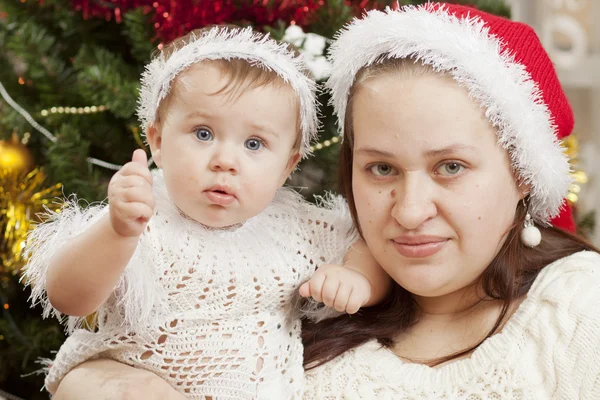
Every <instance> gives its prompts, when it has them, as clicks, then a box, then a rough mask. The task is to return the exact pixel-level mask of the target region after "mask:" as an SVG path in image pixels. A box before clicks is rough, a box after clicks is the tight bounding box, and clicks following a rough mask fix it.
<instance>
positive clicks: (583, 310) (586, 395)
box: [556, 252, 600, 400]
mask: <svg viewBox="0 0 600 400" xmlns="http://www.w3.org/2000/svg"><path fill="white" fill-rule="evenodd" d="M580 256H581V257H580V258H581V260H580V261H578V263H577V264H574V265H573V270H572V271H569V275H570V276H568V277H567V279H566V280H565V282H564V283H563V285H564V288H565V293H569V294H570V296H568V297H567V296H565V299H563V300H562V301H561V303H563V304H561V305H560V306H559V310H560V311H562V313H559V314H558V318H557V319H558V323H559V324H560V325H561V326H562V327H563V329H561V333H562V334H561V335H560V336H559V340H558V342H559V343H558V344H557V351H562V350H561V349H560V344H561V342H563V343H564V346H565V349H564V351H565V355H566V357H565V359H566V362H565V363H564V364H563V365H557V366H556V367H557V368H556V369H557V370H559V371H564V372H565V373H566V372H567V371H572V373H571V374H567V375H571V376H566V377H564V378H563V379H562V382H561V380H560V378H559V384H561V385H560V386H563V385H562V384H564V385H566V384H568V383H570V385H572V386H571V387H575V388H579V393H577V394H575V393H572V394H571V393H568V394H567V396H569V397H571V398H577V399H580V400H596V399H600V256H599V255H598V254H597V253H592V252H587V253H580ZM574 261H575V260H574ZM559 293H560V292H559ZM561 314H562V315H561ZM563 317H564V318H563ZM557 355H558V353H557Z"/></svg>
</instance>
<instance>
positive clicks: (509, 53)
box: [327, 3, 574, 230]
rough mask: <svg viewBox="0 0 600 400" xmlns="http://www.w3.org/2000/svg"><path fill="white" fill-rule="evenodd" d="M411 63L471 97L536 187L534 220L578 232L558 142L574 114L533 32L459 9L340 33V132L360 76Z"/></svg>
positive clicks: (398, 16) (355, 25) (370, 17)
mask: <svg viewBox="0 0 600 400" xmlns="http://www.w3.org/2000/svg"><path fill="white" fill-rule="evenodd" d="M407 57H411V58H414V59H417V60H418V61H420V62H422V63H424V64H427V65H430V66H432V67H433V68H434V69H435V70H437V71H442V72H444V73H447V74H448V75H450V76H451V77H453V78H454V79H455V80H456V81H457V82H458V83H459V84H460V85H462V86H464V87H466V88H467V89H468V90H469V93H470V95H471V97H472V98H473V99H474V100H475V101H477V102H478V103H479V104H480V105H481V106H482V107H483V108H484V109H485V115H486V117H487V118H488V120H489V121H490V122H491V123H492V125H493V126H495V127H496V128H497V130H498V143H499V144H500V145H501V146H502V147H504V148H505V149H507V150H508V152H509V154H510V157H511V161H512V165H513V167H514V168H515V170H516V171H517V173H518V174H519V175H520V177H521V178H522V179H524V181H525V182H526V183H528V184H529V185H530V186H531V193H530V200H531V201H530V204H529V213H530V214H531V216H532V218H533V219H534V220H535V221H536V222H538V223H540V224H548V223H552V222H555V223H556V222H558V224H560V227H562V228H566V229H570V230H572V229H573V228H574V224H573V221H572V217H571V213H570V209H569V208H568V205H567V204H566V201H565V196H566V194H567V190H568V187H569V184H570V183H571V176H570V166H569V162H568V158H567V156H566V154H565V153H564V149H563V148H562V147H561V144H560V142H559V140H560V139H562V138H564V137H565V136H568V135H569V134H570V133H571V131H572V129H573V123H574V121H573V112H572V110H571V107H570V105H569V102H568V100H567V97H566V95H565V93H564V91H563V90H562V88H561V85H560V82H559V81H558V77H557V75H556V71H555V69H554V66H553V65H552V62H551V61H550V58H549V56H548V54H547V53H546V51H545V50H544V48H543V47H542V44H541V43H540V40H539V39H538V37H537V35H536V34H535V32H534V30H533V29H532V28H531V27H530V26H528V25H525V24H523V23H519V22H514V21H511V20H509V19H506V18H502V17H499V16H495V15H491V14H488V13H485V12H483V11H480V10H477V9H474V8H472V7H467V6H460V5H455V4H444V3H428V4H425V5H421V6H406V7H402V8H399V9H397V10H392V9H389V8H388V9H387V10H386V11H385V12H382V11H377V10H374V11H370V12H368V13H366V14H365V15H364V16H363V18H361V19H355V20H354V21H352V22H351V23H350V24H349V25H347V26H346V27H345V28H344V29H343V30H342V31H340V33H339V34H338V36H337V38H336V40H335V42H334V43H333V44H332V46H331V50H330V55H329V58H330V61H331V63H332V74H331V76H330V78H329V80H328V82H327V85H328V88H329V89H330V91H331V93H332V99H331V103H332V105H333V107H334V109H335V112H336V114H337V117H338V121H339V126H340V127H342V129H343V126H344V117H345V113H346V107H347V101H348V94H349V91H350V89H351V87H352V85H353V83H354V80H355V78H356V74H357V73H358V72H359V70H360V69H362V68H364V67H366V66H369V65H371V64H374V63H377V62H380V61H381V60H383V59H386V58H407ZM558 224H557V225H558Z"/></svg>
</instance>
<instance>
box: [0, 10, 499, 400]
mask: <svg viewBox="0 0 600 400" xmlns="http://www.w3.org/2000/svg"><path fill="white" fill-rule="evenodd" d="M424 2H426V1H400V2H399V4H400V5H403V4H420V3H424ZM454 2H459V3H464V4H473V5H475V6H477V7H478V8H481V9H484V10H486V11H488V12H491V13H495V14H499V15H504V16H508V14H509V9H508V8H507V6H505V5H504V3H503V2H502V0H479V1H477V0H472V1H468V0H461V1H454ZM388 5H389V6H394V7H395V6H397V5H398V3H397V1H395V0H394V1H376V0H371V1H369V0H356V1H350V0H330V1H326V0H325V1H323V0H320V1H318V0H306V1H289V0H288V1H273V0H270V1H266V0H237V1H235V0H225V1H203V0H189V1H177V2H173V1H166V0H156V1H150V0H110V1H95V0H72V1H68V0H39V1H33V0H20V1H18V2H17V1H14V0H0V46H1V48H2V49H3V51H2V52H1V53H0V84H1V86H0V94H1V95H2V98H3V99H2V100H1V101H0V234H1V235H2V239H1V242H0V256H1V257H2V263H1V264H0V307H1V308H0V398H2V397H3V396H5V397H7V398H11V397H8V393H11V394H12V395H14V396H19V397H21V398H27V399H47V398H48V396H47V394H45V393H43V392H40V388H41V387H42V385H43V377H42V376H40V375H36V374H32V373H33V372H35V371H36V370H39V369H40V365H39V364H37V363H36V360H37V359H39V358H40V357H44V358H52V351H53V350H57V349H58V348H59V347H60V345H61V343H62V341H63V340H64V331H63V327H62V326H61V325H59V323H58V321H56V320H53V319H48V320H42V318H41V316H40V309H39V308H30V305H29V304H28V302H27V298H28V296H29V291H28V290H24V288H23V284H22V282H19V278H20V273H19V270H20V268H21V267H22V265H23V261H24V260H22V258H21V256H20V252H19V250H20V248H21V246H22V244H23V241H24V240H25V234H26V232H27V229H29V228H30V226H31V224H32V223H33V222H36V221H37V220H36V217H35V214H36V213H37V212H40V211H42V209H43V206H48V207H57V206H58V205H55V204H54V203H53V202H52V199H53V198H54V197H56V196H58V195H60V194H61V191H62V193H64V194H67V195H68V194H71V193H76V194H77V196H78V197H79V198H80V199H84V200H87V201H89V202H92V201H99V200H103V199H104V198H105V197H106V186H107V184H108V181H109V179H110V177H111V176H112V174H114V172H115V170H116V169H118V167H119V166H120V165H122V164H124V163H126V162H127V161H129V160H130V157H131V153H132V151H133V150H134V149H135V148H137V147H142V148H145V145H144V142H143V139H142V135H141V132H140V129H139V124H138V121H137V118H136V115H135V109H136V101H137V93H138V87H139V81H138V80H139V77H140V74H141V72H142V70H143V66H144V64H145V63H147V62H148V61H149V60H150V56H151V54H152V52H153V51H156V50H157V49H160V48H161V47H162V46H163V44H165V43H168V42H169V41H171V40H173V39H175V38H176V37H178V36H180V35H183V34H185V33H187V32H188V31H190V30H192V29H195V28H200V27H203V26H206V25H211V24H219V23H233V24H237V25H240V26H252V27H254V28H255V29H257V30H262V31H268V32H270V33H271V35H272V36H274V37H275V38H276V39H285V40H288V41H290V42H292V43H293V44H294V45H296V46H297V47H299V48H300V49H301V50H302V51H303V52H304V53H305V54H306V56H307V57H308V59H309V61H310V64H311V68H312V69H313V73H314V74H315V76H316V77H317V78H320V79H325V78H326V76H327V63H326V61H325V59H324V57H323V54H324V53H326V49H327V45H328V40H329V39H331V38H332V37H333V35H334V33H335V32H336V31H337V30H338V29H339V28H341V27H342V26H343V25H344V24H345V23H346V22H348V21H349V20H350V19H351V18H352V17H354V16H357V15H360V14H361V13H362V11H363V10H364V9H367V10H368V9H373V8H379V9H381V8H384V7H386V6H388ZM290 26H292V28H291V29H290ZM321 96H322V97H321V99H320V100H321V103H322V104H324V105H326V104H327V102H328V98H327V95H326V94H322V95H321ZM322 114H323V120H322V122H323V130H322V132H321V142H320V143H319V144H316V145H315V148H314V151H315V156H314V157H312V158H311V159H309V160H306V161H304V162H303V163H302V164H301V165H300V171H298V172H296V173H295V175H294V177H293V179H292V181H291V183H290V184H291V185H292V186H295V187H303V188H306V189H304V190H303V191H302V194H304V195H306V196H307V198H308V199H312V194H314V193H321V192H323V191H324V190H333V191H334V190H335V189H336V187H337V183H336V178H335V170H336V158H337V146H336V143H337V142H338V141H337V128H336V126H335V119H334V118H333V116H332V110H331V109H330V108H329V107H327V106H325V107H324V108H323V111H322ZM3 391H4V392H3Z"/></svg>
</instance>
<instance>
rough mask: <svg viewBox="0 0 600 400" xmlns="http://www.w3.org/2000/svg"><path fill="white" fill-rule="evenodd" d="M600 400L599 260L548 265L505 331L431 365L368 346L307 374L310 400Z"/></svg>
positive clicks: (590, 256)
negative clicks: (453, 358)
mask: <svg viewBox="0 0 600 400" xmlns="http://www.w3.org/2000/svg"><path fill="white" fill-rule="evenodd" d="M334 399H335V400H359V399H360V400H363V399H364V400H366V399H368V400H374V399H377V400H409V399H410V400H425V399H430V400H434V399H435V400H517V399H518V400H550V399H556V400H575V399H577V400H598V399H600V255H599V254H597V253H593V252H580V253H576V254H573V255H571V256H569V257H566V258H564V259H562V260H559V261H557V262H555V263H553V264H551V265H549V266H548V267H546V268H545V269H544V270H543V271H542V272H541V273H540V275H539V276H538V278H537V279H536V281H535V283H534V284H533V286H532V288H531V289H530V291H529V293H528V295H527V298H526V299H525V300H524V301H523V303H521V305H520V306H519V308H518V310H517V311H516V313H515V314H514V315H513V316H512V317H511V319H510V320H509V321H508V323H507V324H506V325H505V327H504V329H503V330H502V332H500V333H499V334H496V335H494V336H492V337H491V338H489V339H488V340H486V341H485V342H484V343H483V344H482V345H481V346H480V347H479V348H478V349H477V350H476V351H475V352H474V353H473V355H472V356H471V357H469V358H466V359H462V360H458V361H455V362H453V363H450V364H447V365H443V366H441V367H438V368H430V367H427V366H424V365H418V364H410V363H405V362H403V361H401V360H400V359H399V358H398V357H396V356H395V355H394V354H393V353H392V352H391V351H390V350H388V349H386V348H382V347H381V346H380V345H379V344H378V343H376V342H368V343H366V344H364V345H362V346H360V347H358V348H356V349H354V350H351V351H348V352H346V353H344V354H343V355H341V356H339V357H337V358H336V359H334V360H333V361H330V362H329V363H326V364H324V365H323V366H320V367H317V368H315V369H313V370H309V371H307V372H306V390H305V394H304V400H334Z"/></svg>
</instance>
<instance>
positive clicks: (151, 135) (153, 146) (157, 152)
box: [146, 124, 162, 168]
mask: <svg viewBox="0 0 600 400" xmlns="http://www.w3.org/2000/svg"><path fill="white" fill-rule="evenodd" d="M146 138H147V140H148V145H149V146H150V151H151V152H152V159H153V160H154V163H155V164H156V166H157V167H158V168H162V160H161V147H162V131H161V127H160V125H158V124H153V125H150V126H149V127H148V128H147V129H146Z"/></svg>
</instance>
